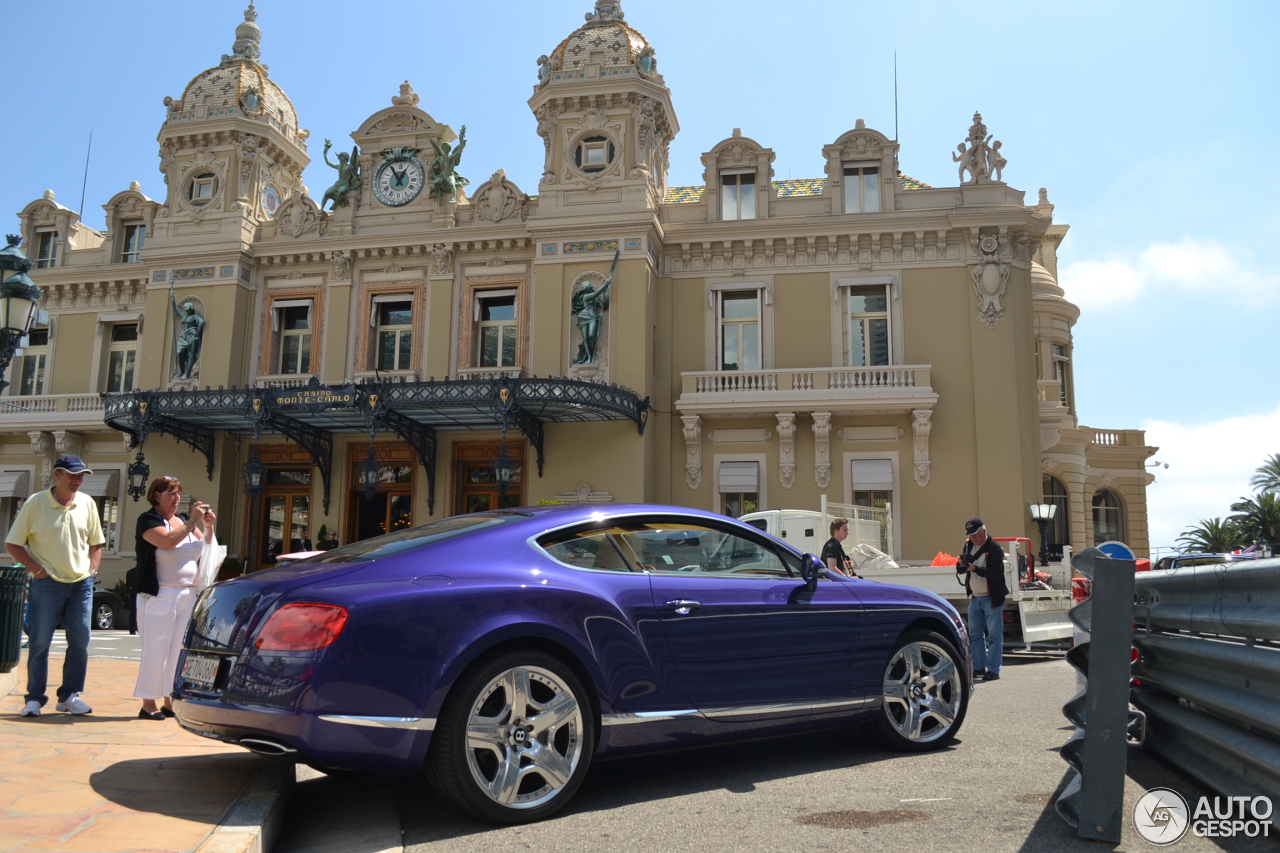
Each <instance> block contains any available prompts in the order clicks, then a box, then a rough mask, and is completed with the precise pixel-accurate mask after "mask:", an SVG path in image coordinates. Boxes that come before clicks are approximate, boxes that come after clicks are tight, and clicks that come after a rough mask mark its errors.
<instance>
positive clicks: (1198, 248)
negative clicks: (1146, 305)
mask: <svg viewBox="0 0 1280 853" xmlns="http://www.w3.org/2000/svg"><path fill="white" fill-rule="evenodd" d="M1061 284H1062V288H1063V290H1065V291H1066V293H1067V298H1068V299H1070V300H1072V301H1073V302H1075V303H1076V304H1078V305H1080V306H1081V307H1089V308H1095V307H1100V306H1107V305H1119V304H1124V303H1128V302H1133V301H1134V300H1136V299H1137V298H1138V297H1139V296H1141V295H1143V293H1144V292H1145V291H1147V290H1156V289H1166V288H1171V289H1175V290H1179V291H1184V292H1194V291H1200V292H1211V293H1213V294H1215V295H1216V296H1230V295H1233V294H1234V295H1235V296H1238V297H1240V298H1242V299H1243V300H1245V301H1246V302H1250V303H1253V304H1258V303H1261V302H1265V301H1268V300H1270V299H1272V298H1274V297H1275V295H1276V293H1277V291H1278V290H1280V271H1277V270H1276V269H1274V268H1264V267H1262V266H1261V265H1259V264H1258V263H1257V262H1256V260H1255V259H1254V255H1253V253H1252V252H1249V251H1248V250H1246V249H1243V248H1241V247H1238V246H1226V245H1223V244H1222V243H1216V242H1213V241H1208V240H1195V239H1193V238H1191V237H1184V238H1183V239H1182V242H1180V243H1152V244H1151V245H1149V246H1148V247H1147V248H1146V249H1144V250H1143V251H1142V252H1141V253H1140V254H1138V255H1133V254H1120V255H1112V256H1111V257H1109V258H1107V259H1106V260H1101V261H1096V260H1086V261H1077V262H1076V263H1073V264H1070V265H1068V266H1066V267H1065V268H1064V269H1063V270H1062V281H1061Z"/></svg>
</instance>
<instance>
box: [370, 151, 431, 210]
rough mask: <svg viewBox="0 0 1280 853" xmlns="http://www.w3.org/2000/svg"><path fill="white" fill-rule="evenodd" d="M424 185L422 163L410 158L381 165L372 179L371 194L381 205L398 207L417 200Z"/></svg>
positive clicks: (415, 158)
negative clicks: (372, 193)
mask: <svg viewBox="0 0 1280 853" xmlns="http://www.w3.org/2000/svg"><path fill="white" fill-rule="evenodd" d="M425 183H426V182H425V170H424V169H423V168H422V163H421V162H419V161H418V158H417V157H411V158H409V159H408V160H395V161H392V162H390V163H383V164H382V165H381V166H380V167H379V168H378V174H377V175H376V176H375V177H374V181H373V192H374V194H375V195H376V196H377V197H378V201H380V202H382V203H383V204H385V205H388V206H389V207H400V206H401V205H405V204H408V203H409V202H411V201H413V200H414V199H415V198H417V197H418V194H419V193H421V192H422V188H423V186H425Z"/></svg>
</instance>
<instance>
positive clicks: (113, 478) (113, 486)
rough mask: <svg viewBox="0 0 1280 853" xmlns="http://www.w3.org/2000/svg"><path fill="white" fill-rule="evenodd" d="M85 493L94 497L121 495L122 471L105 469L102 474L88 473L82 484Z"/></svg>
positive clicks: (82, 490) (81, 488)
mask: <svg viewBox="0 0 1280 853" xmlns="http://www.w3.org/2000/svg"><path fill="white" fill-rule="evenodd" d="M80 491H81V492H82V493H83V494H86V495H89V496H90V497H94V498H118V497H120V472H119V471H103V472H102V473H101V474H88V475H86V476H85V478H84V482H83V483H82V484H81V485H80Z"/></svg>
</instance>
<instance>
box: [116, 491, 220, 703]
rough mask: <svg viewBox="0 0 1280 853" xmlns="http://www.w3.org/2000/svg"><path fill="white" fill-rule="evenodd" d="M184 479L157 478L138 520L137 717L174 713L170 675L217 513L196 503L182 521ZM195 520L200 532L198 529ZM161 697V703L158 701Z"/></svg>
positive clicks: (174, 666) (178, 650) (179, 649)
mask: <svg viewBox="0 0 1280 853" xmlns="http://www.w3.org/2000/svg"><path fill="white" fill-rule="evenodd" d="M181 499H182V483H180V482H179V481H178V480H177V478H176V477H159V478H157V479H156V480H154V481H152V483H151V487H150V488H148V489H147V501H148V502H149V503H150V504H151V507H152V508H151V510H150V511H149V512H144V513H143V514H142V515H141V516H140V517H139V518H138V527H137V541H136V548H137V553H138V635H139V639H140V640H141V641H142V665H141V667H140V668H139V670H138V683H137V686H136V687H135V688H134V691H133V695H134V696H136V697H138V698H139V699H141V700H142V710H141V711H139V712H138V716H139V717H140V718H141V719H144V720H163V719H164V718H165V717H172V716H173V701H172V700H171V699H170V698H169V694H170V693H172V692H173V678H174V675H175V674H176V672H177V668H178V656H179V655H180V654H181V652H182V638H183V635H184V634H185V633H186V629H187V621H188V620H189V619H190V618H191V610H192V608H193V607H194V606H195V603H196V593H195V589H194V588H193V587H194V584H195V581H196V576H197V574H198V572H199V567H198V564H197V559H198V558H199V556H200V548H201V545H202V543H203V540H204V537H205V535H207V534H208V533H211V532H212V531H213V526H214V523H215V522H216V521H217V517H216V516H215V515H214V514H213V512H212V510H210V509H209V505H208V504H205V503H200V502H199V501H197V502H196V503H195V504H194V505H193V506H192V507H191V512H192V515H193V516H194V517H193V518H191V519H186V518H183V517H181V516H178V515H176V513H177V511H178V502H179V501H180V500H181ZM197 520H199V522H200V524H201V525H202V526H203V528H204V530H203V531H201V530H200V529H197V527H196V522H197ZM157 699H163V700H164V707H163V708H160V707H158V706H157V704H156V700H157Z"/></svg>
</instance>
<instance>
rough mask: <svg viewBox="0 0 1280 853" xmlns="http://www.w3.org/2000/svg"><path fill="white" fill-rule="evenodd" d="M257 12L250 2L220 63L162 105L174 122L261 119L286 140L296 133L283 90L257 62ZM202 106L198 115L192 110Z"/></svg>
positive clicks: (259, 32)
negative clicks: (178, 97) (241, 117)
mask: <svg viewBox="0 0 1280 853" xmlns="http://www.w3.org/2000/svg"><path fill="white" fill-rule="evenodd" d="M257 18H258V13H257V12H256V11H255V10H254V8H253V3H250V4H249V8H248V9H246V10H245V13H244V23H242V24H241V25H240V26H238V27H236V40H235V44H233V45H232V48H231V53H230V54H229V55H224V56H223V57H222V63H221V64H220V65H218V66H217V67H216V68H210V69H209V70H208V71H204V72H202V73H200V74H197V75H196V77H195V79H193V80H192V81H191V82H190V83H188V84H187V88H186V89H185V90H184V91H183V93H182V98H181V100H179V101H170V99H168V98H166V99H165V103H166V104H168V105H169V106H170V109H171V110H172V113H173V116H172V117H171V119H170V120H173V118H177V119H178V120H184V119H193V118H197V117H201V118H218V117H220V116H229V115H237V114H241V115H246V116H249V117H251V118H257V117H260V116H261V117H264V118H265V119H266V120H267V121H268V122H270V123H271V124H273V125H275V126H276V127H277V128H278V129H279V130H280V131H281V132H282V133H284V134H285V135H286V136H288V137H289V138H290V139H292V138H294V137H296V136H297V134H298V113H297V111H296V110H294V108H293V102H292V101H290V100H289V96H288V95H286V94H285V93H284V90H283V89H281V88H280V87H279V86H277V85H276V84H275V82H274V81H272V80H271V79H270V78H269V77H268V76H267V66H265V65H263V64H262V63H261V62H259V61H258V58H259V57H260V56H261V55H262V49H261V42H262V30H260V29H258V25H257V24H256V23H254V22H255V21H256V20H257ZM200 107H204V108H205V111H204V113H203V115H202V116H197V115H196V110H197V109H198V108H200Z"/></svg>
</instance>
